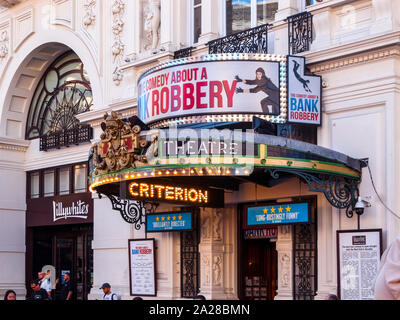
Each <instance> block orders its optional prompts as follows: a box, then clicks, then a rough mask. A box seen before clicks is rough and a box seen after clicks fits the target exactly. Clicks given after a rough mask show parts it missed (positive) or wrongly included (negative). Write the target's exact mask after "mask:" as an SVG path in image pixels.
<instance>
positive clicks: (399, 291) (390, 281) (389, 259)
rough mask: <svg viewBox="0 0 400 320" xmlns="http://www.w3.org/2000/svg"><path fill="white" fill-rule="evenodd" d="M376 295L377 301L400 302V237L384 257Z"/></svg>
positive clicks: (376, 281)
mask: <svg viewBox="0 0 400 320" xmlns="http://www.w3.org/2000/svg"><path fill="white" fill-rule="evenodd" d="M374 294H375V299H376V300H400V236H398V237H397V238H396V240H395V241H393V242H392V243H391V244H390V245H389V247H388V248H387V249H386V250H385V252H384V253H383V255H382V258H381V263H380V265H379V270H378V275H377V277H376V280H375V287H374Z"/></svg>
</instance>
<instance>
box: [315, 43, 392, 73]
mask: <svg viewBox="0 0 400 320" xmlns="http://www.w3.org/2000/svg"><path fill="white" fill-rule="evenodd" d="M392 56H397V57H399V56H400V45H398V44H397V45H392V46H389V47H385V48H380V49H377V50H369V51H365V52H362V53H356V54H353V55H350V56H344V57H341V58H337V59H331V60H328V61H323V62H321V63H316V64H309V68H310V71H311V72H315V73H319V72H328V71H332V70H336V69H340V68H344V67H349V66H354V65H358V64H364V63H370V62H372V61H376V60H380V59H385V58H388V57H392Z"/></svg>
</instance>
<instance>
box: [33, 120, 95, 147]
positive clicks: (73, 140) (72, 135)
mask: <svg viewBox="0 0 400 320" xmlns="http://www.w3.org/2000/svg"><path fill="white" fill-rule="evenodd" d="M91 139H93V129H92V127H90V126H88V125H87V126H79V127H75V128H72V129H68V130H64V131H59V132H49V133H48V134H46V135H44V136H42V137H40V151H47V150H51V149H60V148H61V147H68V146H71V145H78V144H80V143H84V142H90V140H91Z"/></svg>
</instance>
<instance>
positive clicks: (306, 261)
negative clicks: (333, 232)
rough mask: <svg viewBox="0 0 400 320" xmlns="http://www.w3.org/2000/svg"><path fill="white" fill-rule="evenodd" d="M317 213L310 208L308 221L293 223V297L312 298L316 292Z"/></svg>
mask: <svg viewBox="0 0 400 320" xmlns="http://www.w3.org/2000/svg"><path fill="white" fill-rule="evenodd" d="M316 220H317V215H316V208H315V204H314V205H313V206H312V208H311V214H310V223H307V224H297V225H293V234H294V241H293V257H294V259H293V270H294V273H293V278H294V279H293V283H294V286H293V297H294V300H314V297H315V296H316V294H317V279H318V278H317V227H316V226H317V224H316Z"/></svg>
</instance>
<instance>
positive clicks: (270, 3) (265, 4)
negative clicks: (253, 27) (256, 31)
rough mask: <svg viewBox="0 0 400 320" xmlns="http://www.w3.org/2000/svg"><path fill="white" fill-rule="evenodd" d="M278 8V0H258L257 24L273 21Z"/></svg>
mask: <svg viewBox="0 0 400 320" xmlns="http://www.w3.org/2000/svg"><path fill="white" fill-rule="evenodd" d="M277 10H278V0H257V25H259V26H260V25H263V24H266V23H271V22H273V21H274V20H275V13H276V11H277Z"/></svg>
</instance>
